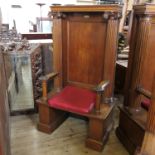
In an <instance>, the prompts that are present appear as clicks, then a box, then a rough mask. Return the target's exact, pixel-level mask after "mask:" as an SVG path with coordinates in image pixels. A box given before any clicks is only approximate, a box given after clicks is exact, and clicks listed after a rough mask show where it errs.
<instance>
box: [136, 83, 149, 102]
mask: <svg viewBox="0 0 155 155" xmlns="http://www.w3.org/2000/svg"><path fill="white" fill-rule="evenodd" d="M136 91H137V92H138V93H139V94H142V95H144V96H145V97H147V98H149V99H151V96H152V94H151V92H150V91H148V90H146V89H144V88H143V87H141V86H138V87H137V88H136Z"/></svg>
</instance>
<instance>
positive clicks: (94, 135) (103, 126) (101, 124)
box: [86, 111, 114, 151]
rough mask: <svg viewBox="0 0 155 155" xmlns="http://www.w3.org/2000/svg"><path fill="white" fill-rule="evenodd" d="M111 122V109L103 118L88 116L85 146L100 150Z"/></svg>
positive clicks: (106, 137) (111, 124)
mask: <svg viewBox="0 0 155 155" xmlns="http://www.w3.org/2000/svg"><path fill="white" fill-rule="evenodd" d="M113 124H114V123H113V119H112V111H111V112H110V114H109V115H108V116H107V117H106V118H104V119H101V118H97V117H96V118H90V119H89V128H88V137H87V139H86V146H87V147H89V148H91V149H94V150H96V151H102V149H103V147H104V145H105V143H106V142H107V140H108V137H109V133H110V131H111V130H112V128H113Z"/></svg>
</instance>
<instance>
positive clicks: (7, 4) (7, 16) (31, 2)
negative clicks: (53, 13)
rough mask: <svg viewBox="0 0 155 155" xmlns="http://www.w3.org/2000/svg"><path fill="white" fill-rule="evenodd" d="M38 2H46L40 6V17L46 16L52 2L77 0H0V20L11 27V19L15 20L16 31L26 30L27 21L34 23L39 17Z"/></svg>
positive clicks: (68, 2)
mask: <svg viewBox="0 0 155 155" xmlns="http://www.w3.org/2000/svg"><path fill="white" fill-rule="evenodd" d="M38 2H41V3H46V5H44V6H42V17H47V15H48V12H49V11H50V8H49V7H50V6H51V4H53V3H59V4H77V0H46V1H45V0H0V7H1V11H2V22H3V23H8V24H9V26H10V28H12V26H13V20H15V21H16V27H17V31H18V32H28V31H29V27H30V24H29V21H31V22H33V23H36V17H40V7H39V6H38V5H36V3H38ZM12 4H17V5H21V6H22V8H11V5H12ZM78 4H80V3H78ZM82 4H84V3H82Z"/></svg>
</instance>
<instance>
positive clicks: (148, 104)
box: [141, 99, 150, 110]
mask: <svg viewBox="0 0 155 155" xmlns="http://www.w3.org/2000/svg"><path fill="white" fill-rule="evenodd" d="M141 106H142V107H143V108H144V109H146V110H148V109H149V106H150V100H148V99H146V100H143V101H142V103H141Z"/></svg>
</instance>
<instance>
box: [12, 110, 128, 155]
mask: <svg viewBox="0 0 155 155" xmlns="http://www.w3.org/2000/svg"><path fill="white" fill-rule="evenodd" d="M115 117H116V118H118V112H117V110H116V115H115ZM37 118H38V116H37V115H27V116H25V115H24V116H13V117H11V146H12V155H84V154H89V155H128V153H127V152H126V150H125V148H124V147H123V146H122V144H121V143H120V142H119V140H118V139H117V137H116V135H115V132H114V130H113V131H112V133H111V135H110V139H109V141H108V143H107V144H106V146H105V148H104V150H103V151H102V152H96V151H93V150H91V149H88V148H86V147H85V145H84V140H85V138H86V130H87V122H85V121H84V120H79V119H77V118H73V117H69V118H68V119H67V120H66V121H65V122H64V123H63V124H62V125H61V126H60V127H59V128H58V129H57V130H56V131H54V132H53V133H52V134H50V135H48V134H44V133H42V132H39V131H38V130H37V129H36V126H37ZM116 125H117V122H116Z"/></svg>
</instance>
